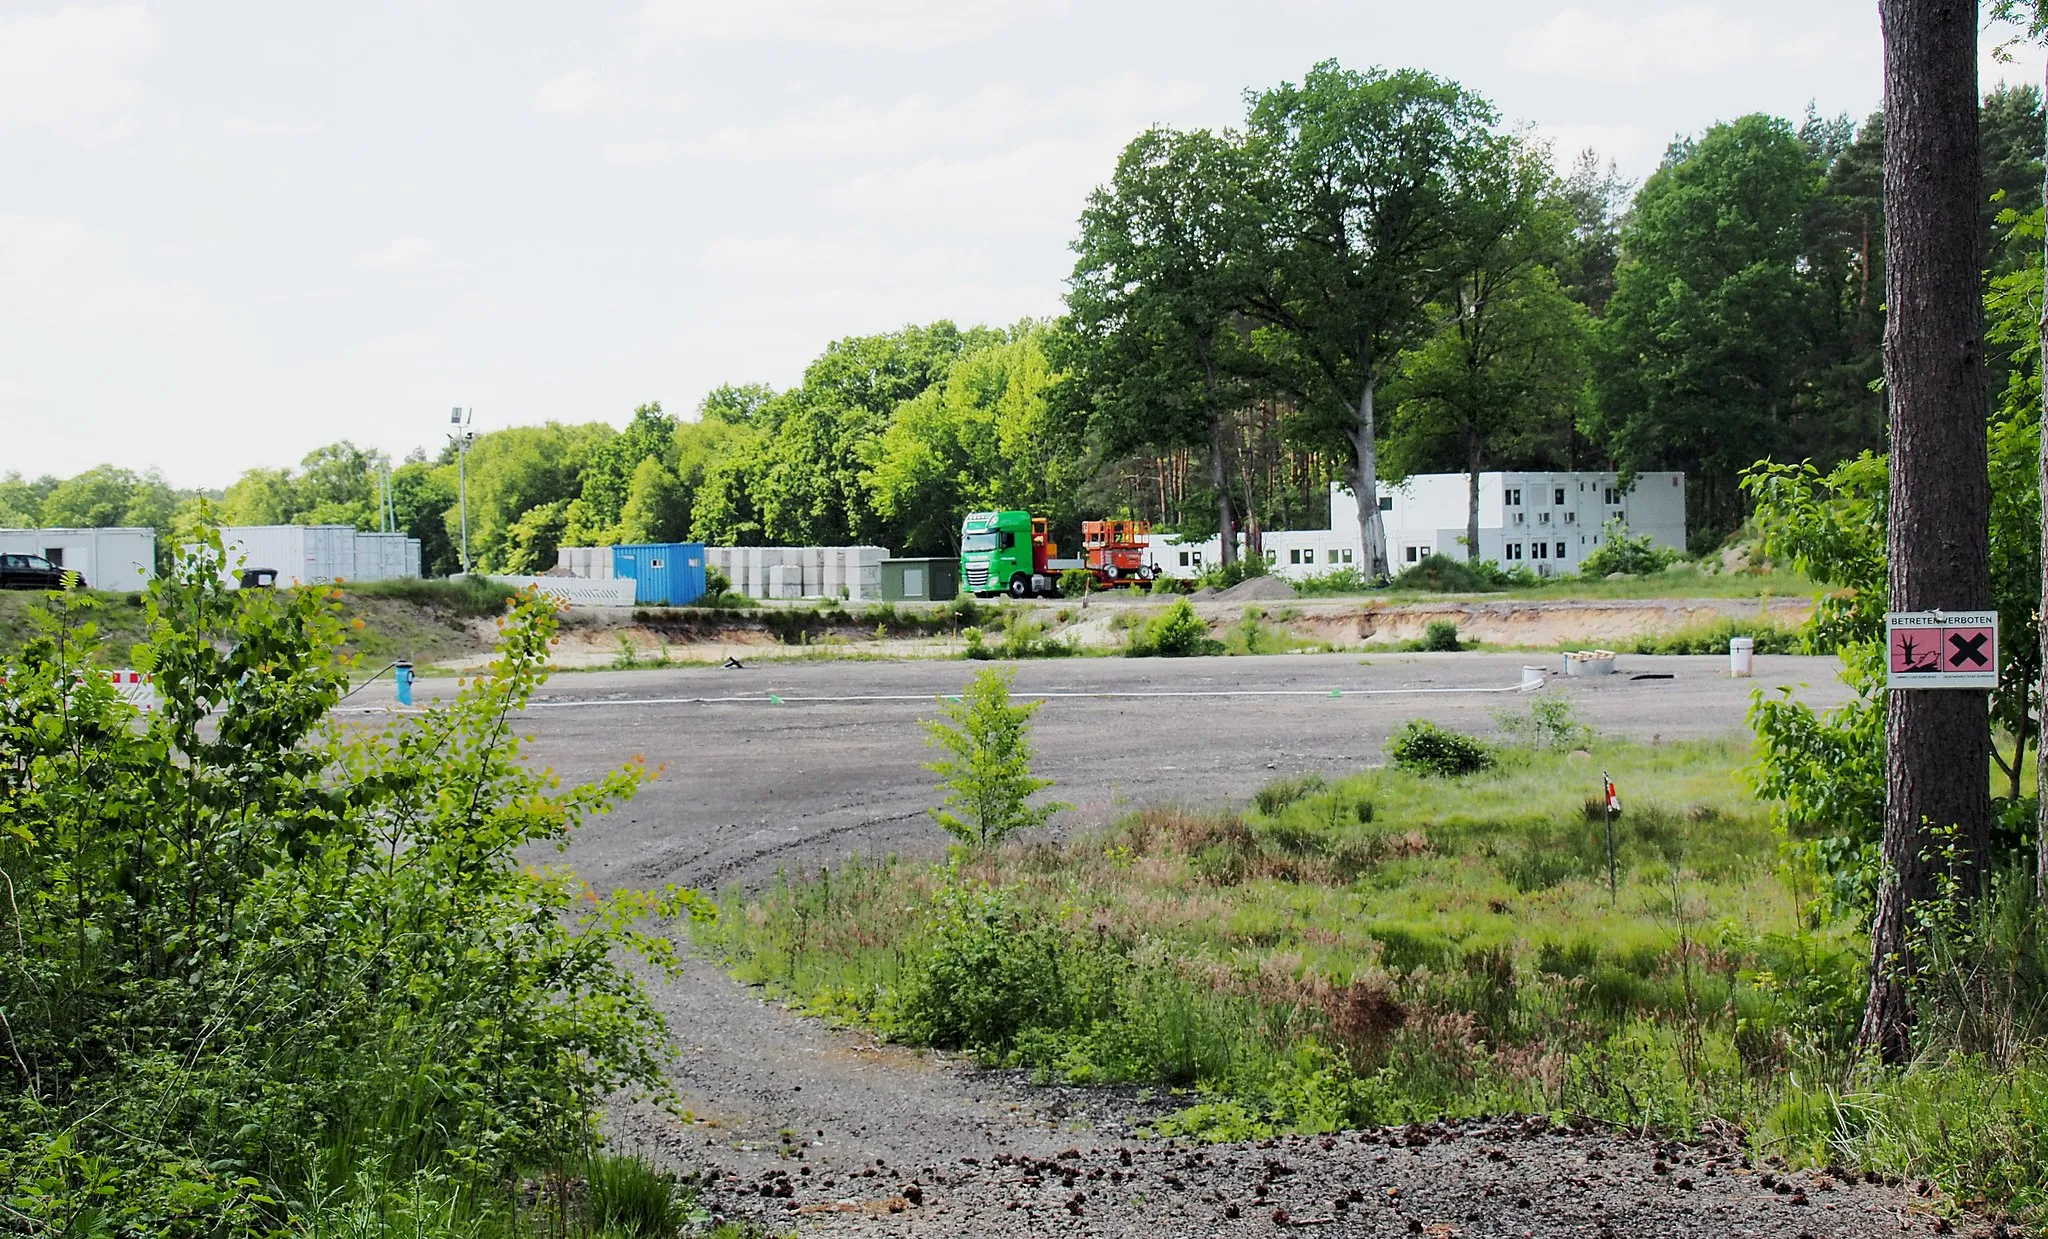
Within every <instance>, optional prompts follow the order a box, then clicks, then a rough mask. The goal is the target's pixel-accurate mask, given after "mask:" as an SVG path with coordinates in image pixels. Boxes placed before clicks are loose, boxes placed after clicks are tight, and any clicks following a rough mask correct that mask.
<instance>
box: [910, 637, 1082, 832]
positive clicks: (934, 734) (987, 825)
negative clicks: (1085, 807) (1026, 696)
mask: <svg viewBox="0 0 2048 1239" xmlns="http://www.w3.org/2000/svg"><path fill="white" fill-rule="evenodd" d="M1011 677H1012V673H1011V672H1009V671H1004V670H999V669H997V668H995V667H988V668H985V669H983V670H982V671H980V672H977V673H976V674H975V677H974V678H973V679H972V680H969V681H968V682H967V687H966V688H965V689H963V690H962V691H961V694H960V696H959V697H957V698H955V699H953V700H951V701H948V702H946V703H944V706H943V709H944V713H945V718H943V719H934V720H931V721H929V722H927V723H926V724H925V742H926V743H927V744H929V745H931V746H932V747H933V748H936V749H939V750H941V751H943V752H944V754H945V756H943V757H941V758H940V759H939V760H937V761H934V762H931V763H929V764H928V765H926V766H925V769H927V770H929V771H931V772H932V773H934V774H936V775H938V776H939V786H940V788H941V789H942V790H944V792H945V793H946V798H945V803H944V804H942V805H940V806H939V807H938V808H935V809H933V810H931V815H932V818H933V820H935V821H937V822H938V824H939V825H941V826H943V827H945V828H946V831H947V833H949V834H951V835H952V836H953V837H954V838H956V839H958V840H960V841H961V842H962V843H965V844H967V845H968V846H970V847H974V848H986V847H988V846H989V845H990V844H994V843H1000V842H1001V841H1002V840H1004V839H1006V838H1008V837H1009V836H1011V835H1013V834H1015V833H1016V832H1018V831H1020V830H1025V829H1027V828H1029V827H1032V826H1039V825H1043V824H1044V822H1045V820H1046V819H1047V818H1049V817H1051V816H1052V815H1053V814H1055V813H1057V812H1059V811H1060V810H1061V809H1065V808H1068V807H1070V806H1067V805H1063V804H1058V803H1046V804H1038V805H1034V804H1032V803H1030V801H1031V797H1032V796H1034V795H1036V794H1037V793H1039V792H1040V791H1043V790H1044V789H1046V788H1048V787H1051V786H1052V780H1050V779H1040V778H1035V777H1033V776H1032V773H1031V716H1032V715H1034V714H1036V713H1038V709H1039V707H1040V706H1042V705H1044V704H1045V703H1044V702H1042V701H1033V702H1030V703H1027V704H1025V705H1017V706H1013V705H1011V704H1010V680H1011Z"/></svg>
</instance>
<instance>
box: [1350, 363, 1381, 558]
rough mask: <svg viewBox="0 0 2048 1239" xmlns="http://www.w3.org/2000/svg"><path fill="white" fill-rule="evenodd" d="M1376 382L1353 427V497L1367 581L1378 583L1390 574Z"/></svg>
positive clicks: (1361, 403)
mask: <svg viewBox="0 0 2048 1239" xmlns="http://www.w3.org/2000/svg"><path fill="white" fill-rule="evenodd" d="M1372 400H1373V380H1371V379H1369V378H1368V379H1367V380H1366V381H1365V390H1364V391H1363V392H1362V393H1360V394H1359V397H1358V420H1357V421H1356V422H1354V423H1352V426H1351V493H1352V494H1354V495H1356V496H1358V537H1359V540H1360V541H1361V542H1363V543H1364V544H1365V545H1364V550H1365V579H1366V580H1368V581H1377V580H1380V579H1381V578H1383V577H1385V576H1387V575H1389V574H1388V572H1387V532H1386V529H1385V528H1384V527H1383V526H1382V525H1381V524H1380V487H1379V439H1378V435H1377V431H1376V427H1375V426H1374V424H1373V417H1374V414H1373V403H1372Z"/></svg>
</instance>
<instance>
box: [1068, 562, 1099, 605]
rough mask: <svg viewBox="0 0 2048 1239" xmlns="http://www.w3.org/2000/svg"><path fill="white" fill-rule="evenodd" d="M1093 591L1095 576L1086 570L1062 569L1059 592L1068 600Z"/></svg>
mask: <svg viewBox="0 0 2048 1239" xmlns="http://www.w3.org/2000/svg"><path fill="white" fill-rule="evenodd" d="M1094 590H1095V574H1094V573H1092V572H1090V571H1088V569H1086V568H1064V569H1061V571H1060V592H1061V593H1062V594H1065V595H1066V596H1067V597H1069V598H1073V597H1077V596H1081V595H1085V594H1089V593H1092V592H1094Z"/></svg>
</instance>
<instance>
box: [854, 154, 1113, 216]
mask: <svg viewBox="0 0 2048 1239" xmlns="http://www.w3.org/2000/svg"><path fill="white" fill-rule="evenodd" d="M1128 136H1129V135H1128V134H1121V133H1119V134H1103V135H1101V136H1099V137H1096V138H1092V139H1058V140H1051V139H1040V140H1036V141H1031V142H1026V143H1024V144H1023V145H1021V146H1017V147H1013V148H1012V149H1010V150H1006V151H997V152H994V153H992V154H988V155H979V156H973V157H969V158H965V159H943V158H941V159H927V160H924V161H923V162H921V163H917V164H914V165H912V166H910V167H907V168H902V169H895V170H891V171H886V172H871V173H867V174H865V175H862V176H859V177H856V178H854V179H853V180H851V181H848V182H846V183H845V184H843V185H840V186H838V187H836V188H834V189H832V190H830V191H828V192H827V193H826V195H825V200H826V201H827V202H829V203H830V204H832V205H833V206H836V207H841V208H843V209H845V210H849V211H856V212H860V213H862V214H867V215H878V216H888V217H902V216H912V215H935V216H939V217H941V218H944V219H947V220H949V221H951V222H952V223H953V224H954V225H955V226H958V225H960V224H963V223H971V224H972V225H973V226H975V227H977V228H980V229H982V230H988V229H991V228H1011V227H1018V226H1025V227H1031V226H1036V227H1041V228H1051V229H1054V230H1062V229H1068V228H1070V227H1071V226H1072V224H1073V222H1074V220H1075V219H1076V218H1077V217H1078V216H1079V215H1080V213H1081V204H1082V202H1083V200H1084V199H1085V198H1086V197H1087V194H1088V191H1089V190H1090V189H1092V188H1094V187H1095V186H1096V185H1099V184H1101V183H1102V182H1103V181H1105V180H1107V179H1108V178H1109V174H1110V172H1111V171H1112V170H1113V169H1114V166H1115V163H1116V155H1117V151H1119V150H1120V149H1122V146H1123V144H1124V142H1125V141H1126V140H1127V138H1128Z"/></svg>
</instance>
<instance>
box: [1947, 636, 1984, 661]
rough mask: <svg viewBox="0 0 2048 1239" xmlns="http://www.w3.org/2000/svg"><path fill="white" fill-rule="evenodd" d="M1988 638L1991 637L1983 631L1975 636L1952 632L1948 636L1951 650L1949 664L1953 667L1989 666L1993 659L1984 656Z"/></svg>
mask: <svg viewBox="0 0 2048 1239" xmlns="http://www.w3.org/2000/svg"><path fill="white" fill-rule="evenodd" d="M1987 640H1989V638H1988V637H1986V636H1985V634H1983V633H1981V632H1980V633H1978V634H1977V635H1976V636H1974V637H1965V636H1964V635H1963V634H1962V633H1959V632H1956V633H1950V634H1949V638H1948V644H1949V650H1950V652H1949V656H1948V665H1949V666H1951V667H1964V666H1969V667H1983V666H1988V665H1989V664H1990V662H1991V660H1990V659H1988V658H1986V657H1984V642H1985V641H1987Z"/></svg>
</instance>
